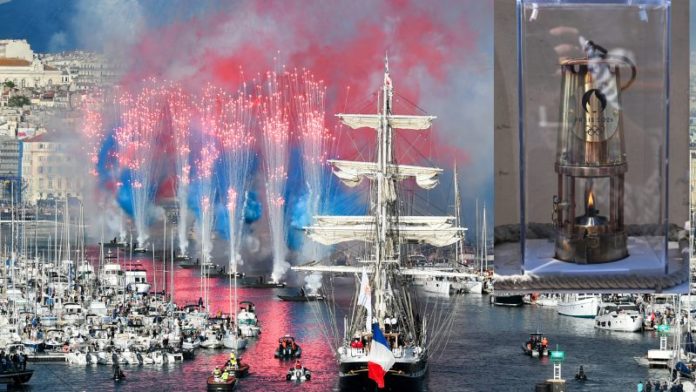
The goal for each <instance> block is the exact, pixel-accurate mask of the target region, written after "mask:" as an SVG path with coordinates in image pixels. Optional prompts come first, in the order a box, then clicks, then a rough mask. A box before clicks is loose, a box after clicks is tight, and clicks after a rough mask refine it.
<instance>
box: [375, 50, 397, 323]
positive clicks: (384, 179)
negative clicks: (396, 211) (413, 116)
mask: <svg viewBox="0 0 696 392" xmlns="http://www.w3.org/2000/svg"><path fill="white" fill-rule="evenodd" d="M392 94H393V90H392V85H391V79H390V78H389V57H387V56H385V58H384V82H383V84H382V111H381V113H380V119H379V120H380V121H379V122H380V127H379V128H378V129H377V145H378V149H377V164H378V170H379V171H378V173H377V210H378V212H377V217H378V219H377V232H378V233H379V239H378V240H377V241H375V255H376V260H375V261H376V265H375V280H374V282H375V308H376V310H377V320H378V321H379V323H380V326H381V327H383V325H382V323H383V320H384V316H385V315H384V310H385V309H384V298H383V297H384V288H383V287H382V286H383V282H382V265H383V262H384V260H385V259H386V256H387V253H388V252H390V251H392V249H390V248H391V246H388V245H391V244H388V243H387V233H388V231H389V222H390V221H391V219H389V217H390V215H391V214H390V212H391V211H390V210H391V208H390V207H391V206H390V205H389V204H391V203H389V201H388V200H387V198H386V197H385V196H386V195H385V193H386V192H385V190H386V187H387V186H393V185H394V184H393V180H391V179H390V178H389V177H388V173H387V167H388V164H391V163H393V156H392V130H391V126H390V125H389V118H388V117H389V115H390V114H391V110H392ZM388 182H391V183H388ZM390 253H391V252H390ZM389 256H390V257H393V255H391V254H390V255H389Z"/></svg>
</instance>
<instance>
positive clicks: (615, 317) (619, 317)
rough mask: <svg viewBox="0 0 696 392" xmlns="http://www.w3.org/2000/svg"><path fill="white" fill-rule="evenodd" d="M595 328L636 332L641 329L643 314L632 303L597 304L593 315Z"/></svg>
mask: <svg viewBox="0 0 696 392" xmlns="http://www.w3.org/2000/svg"><path fill="white" fill-rule="evenodd" d="M595 328H599V329H606V330H609V331H620V332H638V331H640V330H641V329H643V316H642V315H641V314H640V312H639V311H638V307H637V306H636V305H634V304H632V303H628V302H620V303H607V302H603V303H601V304H600V305H599V310H598V311H597V316H595Z"/></svg>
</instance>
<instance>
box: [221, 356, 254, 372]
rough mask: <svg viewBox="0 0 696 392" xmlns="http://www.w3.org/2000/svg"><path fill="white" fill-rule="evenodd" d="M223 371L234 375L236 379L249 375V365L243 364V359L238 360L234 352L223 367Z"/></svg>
mask: <svg viewBox="0 0 696 392" xmlns="http://www.w3.org/2000/svg"><path fill="white" fill-rule="evenodd" d="M222 369H224V371H226V372H227V373H230V374H234V376H235V377H236V378H242V377H246V376H248V375H249V364H248V363H242V358H239V359H238V358H237V356H236V355H235V353H234V352H232V353H230V359H229V360H228V361H227V362H225V364H224V365H222Z"/></svg>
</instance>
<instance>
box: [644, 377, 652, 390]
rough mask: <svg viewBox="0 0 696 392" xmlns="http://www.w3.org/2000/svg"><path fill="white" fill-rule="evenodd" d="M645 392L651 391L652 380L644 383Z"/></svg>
mask: <svg viewBox="0 0 696 392" xmlns="http://www.w3.org/2000/svg"><path fill="white" fill-rule="evenodd" d="M645 392H653V384H652V381H650V380H648V381H646V383H645Z"/></svg>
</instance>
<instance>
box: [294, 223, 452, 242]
mask: <svg viewBox="0 0 696 392" xmlns="http://www.w3.org/2000/svg"><path fill="white" fill-rule="evenodd" d="M454 225H455V218H454V217H451V216H401V217H398V218H397V217H394V218H393V219H392V220H391V224H390V230H391V231H392V232H393V233H394V235H395V236H396V235H398V237H399V239H400V240H401V241H402V242H410V243H426V244H430V245H433V246H447V245H452V244H454V243H455V242H457V241H459V239H460V238H462V236H463V235H464V231H465V230H466V229H463V228H460V227H455V226H454ZM376 227H377V226H376V222H375V217H373V216H318V217H316V218H315V224H314V225H313V226H309V227H306V228H305V230H306V232H307V234H308V235H309V237H310V238H312V239H313V240H314V241H316V242H319V243H320V244H324V245H334V244H338V243H341V242H348V241H374V240H375V239H376V238H377V232H376Z"/></svg>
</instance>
